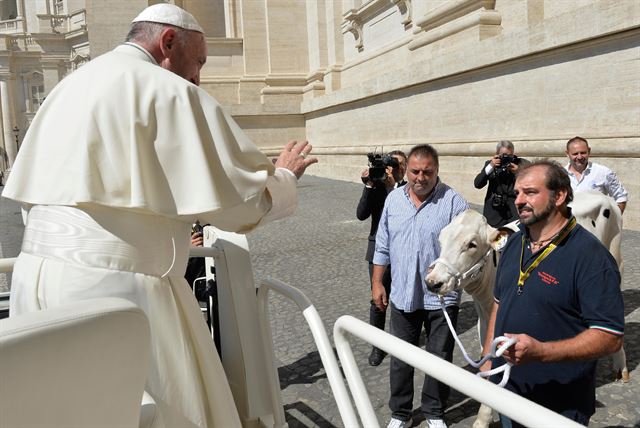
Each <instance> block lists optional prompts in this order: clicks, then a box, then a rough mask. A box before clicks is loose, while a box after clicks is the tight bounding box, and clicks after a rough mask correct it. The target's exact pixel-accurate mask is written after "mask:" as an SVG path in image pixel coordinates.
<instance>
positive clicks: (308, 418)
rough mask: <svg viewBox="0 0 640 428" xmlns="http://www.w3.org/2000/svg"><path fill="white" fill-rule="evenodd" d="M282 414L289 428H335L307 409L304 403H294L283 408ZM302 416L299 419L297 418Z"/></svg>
mask: <svg viewBox="0 0 640 428" xmlns="http://www.w3.org/2000/svg"><path fill="white" fill-rule="evenodd" d="M284 414H285V418H286V420H287V424H288V425H289V428H299V427H305V428H306V427H309V426H314V427H321V428H335V425H333V424H332V423H331V422H329V421H328V420H326V419H325V418H323V417H322V416H321V415H320V414H319V413H318V412H316V411H315V410H313V409H312V408H311V407H309V406H308V405H307V404H306V403H303V402H301V401H296V402H295V403H291V404H287V405H285V406H284ZM296 416H298V417H300V416H302V417H301V418H300V419H299V418H298V417H296Z"/></svg>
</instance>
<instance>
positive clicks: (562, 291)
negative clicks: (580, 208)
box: [483, 160, 624, 427]
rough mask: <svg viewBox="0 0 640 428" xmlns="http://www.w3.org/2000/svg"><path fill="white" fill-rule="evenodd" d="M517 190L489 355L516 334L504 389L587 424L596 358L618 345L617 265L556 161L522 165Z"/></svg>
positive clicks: (499, 277)
mask: <svg viewBox="0 0 640 428" xmlns="http://www.w3.org/2000/svg"><path fill="white" fill-rule="evenodd" d="M515 192H516V195H517V197H516V202H515V204H516V207H517V209H518V212H519V215H520V222H521V230H520V232H518V233H516V234H514V235H513V236H512V237H511V238H510V239H509V241H508V243H507V245H506V247H505V249H504V251H503V254H502V257H501V259H500V264H499V265H498V272H497V276H496V285H495V290H494V297H495V303H494V305H493V310H492V314H491V317H490V320H489V330H488V334H487V336H488V337H487V341H486V342H485V349H484V353H485V354H486V353H488V352H489V346H490V344H491V341H492V340H493V337H495V336H501V335H504V336H507V337H515V338H516V339H517V340H518V342H517V343H516V344H515V345H513V346H512V347H510V348H509V349H508V350H507V351H506V352H505V353H504V355H503V356H504V359H505V360H506V361H508V362H510V363H512V364H514V367H513V368H512V370H511V376H510V378H509V383H508V384H507V386H506V387H507V388H508V389H509V390H511V391H513V392H515V393H517V394H519V395H522V396H523V397H525V398H528V399H530V400H532V401H534V402H536V403H538V404H540V405H542V406H545V407H547V408H549V409H551V410H553V411H556V412H558V413H560V414H562V415H564V416H566V417H568V418H569V419H572V420H575V421H576V422H579V423H581V424H585V425H586V424H587V423H588V422H589V418H590V417H591V415H593V413H594V412H595V369H596V360H597V359H598V358H600V357H602V356H605V355H608V354H611V353H614V352H616V351H617V350H618V349H619V348H620V346H622V338H623V331H624V306H623V302H622V295H621V292H620V272H619V271H618V266H617V264H616V262H615V260H614V259H613V257H612V256H611V254H610V253H609V251H608V250H607V249H606V248H605V247H604V246H603V245H602V244H601V243H600V242H599V241H598V240H597V239H596V238H595V237H594V236H593V235H592V234H591V233H589V232H588V231H587V230H585V229H583V228H582V227H581V226H580V225H578V224H576V222H575V218H574V217H573V216H572V215H571V210H570V208H568V207H567V204H568V203H569V202H571V200H572V199H573V193H572V190H571V183H570V181H569V177H568V176H567V174H566V173H565V172H564V171H563V169H562V167H561V166H560V165H559V164H557V163H555V162H552V161H548V160H542V161H537V162H534V163H533V164H531V165H529V166H526V167H524V168H523V169H522V170H521V171H519V173H518V176H517V178H516V185H515ZM503 363H504V361H501V360H500V359H498V360H495V361H494V366H497V365H500V364H503ZM483 368H485V367H483ZM501 421H502V423H503V426H506V427H511V426H520V425H519V424H516V423H515V422H513V421H511V420H509V419H508V418H506V417H504V416H501Z"/></svg>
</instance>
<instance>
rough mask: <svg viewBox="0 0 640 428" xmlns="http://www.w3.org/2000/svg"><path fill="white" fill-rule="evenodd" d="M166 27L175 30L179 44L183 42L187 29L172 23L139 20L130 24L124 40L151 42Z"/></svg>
mask: <svg viewBox="0 0 640 428" xmlns="http://www.w3.org/2000/svg"><path fill="white" fill-rule="evenodd" d="M167 28H173V29H175V30H176V39H177V42H178V43H179V44H181V45H183V44H184V43H185V40H186V35H187V30H185V29H182V28H180V27H176V26H174V25H168V24H159V23H157V22H147V21H140V22H134V23H133V24H131V28H130V29H129V33H128V34H127V37H126V38H125V41H126V42H142V43H152V42H154V41H156V40H158V39H159V38H160V35H161V34H162V32H163V31H164V30H165V29H167Z"/></svg>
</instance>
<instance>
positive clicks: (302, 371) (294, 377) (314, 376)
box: [278, 350, 335, 389]
mask: <svg viewBox="0 0 640 428" xmlns="http://www.w3.org/2000/svg"><path fill="white" fill-rule="evenodd" d="M334 352H335V350H334ZM278 377H279V378H280V389H285V388H286V387H288V386H289V385H294V384H311V383H314V382H316V381H318V380H320V379H326V378H327V375H326V374H325V372H324V367H323V365H322V360H320V354H319V353H318V352H317V351H314V352H309V353H308V354H307V355H305V356H304V357H302V358H300V359H299V360H297V361H294V362H293V363H291V364H288V365H286V366H281V367H278Z"/></svg>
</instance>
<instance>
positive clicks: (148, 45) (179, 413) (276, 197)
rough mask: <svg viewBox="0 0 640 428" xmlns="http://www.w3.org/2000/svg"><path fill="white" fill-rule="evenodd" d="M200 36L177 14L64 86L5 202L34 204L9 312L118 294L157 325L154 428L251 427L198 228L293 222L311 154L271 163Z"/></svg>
mask: <svg viewBox="0 0 640 428" xmlns="http://www.w3.org/2000/svg"><path fill="white" fill-rule="evenodd" d="M206 58H207V52H206V44H205V39H204V35H203V34H202V29H201V27H200V26H199V25H198V23H197V22H196V20H195V19H194V18H193V16H191V15H190V14H189V13H187V12H185V11H184V10H182V9H180V8H178V7H177V6H174V5H171V4H157V5H154V6H151V7H149V8H147V9H145V10H144V11H142V13H141V14H140V15H139V16H138V17H137V18H136V19H134V21H133V23H132V26H131V30H130V32H129V35H128V36H127V43H125V44H123V45H121V46H119V47H117V48H116V49H114V50H113V51H112V52H110V53H107V54H104V55H102V56H100V57H98V58H96V59H94V60H93V61H91V62H89V63H88V64H86V65H85V66H83V67H82V68H80V69H79V70H77V71H75V72H74V73H72V74H71V75H69V76H68V77H66V78H65V79H63V80H62V81H61V82H60V83H59V84H58V85H57V86H56V88H54V90H53V91H52V92H51V93H50V94H49V95H48V96H47V99H46V101H45V103H44V104H43V105H42V107H41V108H40V110H39V112H38V114H37V115H36V117H35V118H34V120H33V123H32V124H31V127H30V128H29V132H28V133H27V135H26V136H25V139H24V143H23V144H22V146H21V148H20V153H19V155H18V158H17V159H16V162H15V165H14V167H13V170H12V172H11V175H10V178H9V180H8V182H7V184H6V187H5V189H4V192H3V195H2V196H4V197H6V198H10V199H13V200H16V201H19V202H21V203H22V204H23V207H25V210H26V212H27V214H26V221H25V223H26V225H25V234H24V239H23V244H22V251H21V253H20V255H19V257H18V260H17V262H16V265H15V269H14V273H13V278H12V289H11V302H10V305H11V307H10V313H11V315H12V316H13V315H17V314H21V313H24V312H29V311H37V310H41V309H45V308H50V307H53V306H56V305H59V304H62V303H67V302H70V301H76V300H82V299H91V298H95V297H106V296H108V297H121V298H125V299H128V300H130V301H133V302H135V303H136V304H137V305H138V306H140V307H141V308H142V309H143V310H144V311H145V313H146V314H147V316H148V318H149V322H150V325H151V350H152V351H151V352H152V355H151V362H150V368H149V374H148V380H147V385H146V390H147V392H149V393H150V394H151V396H152V397H153V398H154V399H155V401H156V403H157V405H158V410H159V415H158V419H157V421H156V422H157V424H156V426H164V427H194V426H197V427H231V426H239V425H240V421H239V418H238V415H237V413H236V411H235V406H234V403H233V398H232V396H231V392H230V390H229V386H228V384H227V382H226V378H225V376H224V372H223V370H222V366H221V364H220V361H219V359H218V357H217V354H216V352H215V350H214V348H213V343H212V340H211V336H210V335H209V334H208V331H207V329H206V325H205V323H204V321H203V319H202V316H201V314H200V309H199V307H198V305H197V303H196V301H195V299H194V298H193V296H192V294H191V291H190V289H189V286H188V285H187V283H186V281H185V280H184V279H183V278H182V276H183V275H184V271H185V267H186V264H187V258H188V251H189V243H190V225H191V224H192V223H193V222H194V221H195V220H196V219H199V220H200V221H201V222H203V223H211V224H213V225H214V226H216V227H218V228H221V229H225V230H229V231H241V232H242V231H249V230H251V229H252V228H254V227H255V226H257V225H259V224H262V223H264V222H266V221H269V220H273V219H276V218H280V217H283V216H285V215H288V214H290V213H291V212H292V211H293V210H294V209H295V206H296V203H297V193H296V182H297V178H299V177H300V176H301V175H302V174H303V173H304V170H305V169H306V167H307V166H309V165H310V164H312V163H314V162H317V159H315V158H307V154H308V153H309V152H310V151H311V146H310V145H307V144H306V143H302V144H297V143H294V142H291V143H289V144H287V146H286V147H285V149H284V150H283V152H282V153H281V154H280V156H279V158H278V160H277V162H276V164H275V167H274V165H273V164H272V163H271V162H270V161H269V159H268V158H267V157H266V156H264V155H263V154H262V153H261V152H260V151H259V150H258V149H257V148H256V147H255V146H254V145H253V144H252V143H251V142H250V141H249V140H248V138H247V137H246V136H245V135H244V133H243V132H242V131H241V130H240V128H239V127H238V125H237V124H236V123H235V122H234V121H233V119H231V117H230V116H229V115H228V114H227V113H226V112H225V111H224V110H223V109H222V108H221V107H220V105H219V104H218V103H217V102H216V101H215V100H214V99H213V98H211V97H210V96H209V95H208V94H207V93H206V92H205V91H204V90H202V89H200V88H198V86H197V85H198V84H199V82H200V77H199V76H200V69H201V67H202V66H203V64H204V63H205V61H206Z"/></svg>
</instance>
